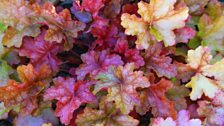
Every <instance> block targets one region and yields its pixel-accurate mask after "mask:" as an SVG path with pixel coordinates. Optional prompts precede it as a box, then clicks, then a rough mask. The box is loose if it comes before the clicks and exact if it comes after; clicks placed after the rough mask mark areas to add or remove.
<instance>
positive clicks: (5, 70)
mask: <svg viewBox="0 0 224 126" xmlns="http://www.w3.org/2000/svg"><path fill="white" fill-rule="evenodd" d="M12 71H13V70H12V68H11V67H10V66H9V65H8V64H7V62H6V61H4V60H0V86H2V85H5V84H7V81H8V79H9V75H10V74H11V73H12Z"/></svg>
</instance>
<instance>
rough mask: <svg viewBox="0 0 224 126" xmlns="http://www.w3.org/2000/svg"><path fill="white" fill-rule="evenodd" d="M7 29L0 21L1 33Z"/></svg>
mask: <svg viewBox="0 0 224 126" xmlns="http://www.w3.org/2000/svg"><path fill="white" fill-rule="evenodd" d="M6 29H7V26H6V25H5V24H3V23H1V22H0V34H2V33H3V32H4V31H5V30H6Z"/></svg>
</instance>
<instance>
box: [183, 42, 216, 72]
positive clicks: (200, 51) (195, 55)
mask: <svg viewBox="0 0 224 126" xmlns="http://www.w3.org/2000/svg"><path fill="white" fill-rule="evenodd" d="M211 59H212V55H211V54H210V49H209V48H208V47H202V46H199V47H198V48H197V49H195V50H189V51H188V55H187V62H188V65H189V66H190V67H192V68H193V69H198V68H199V67H203V66H205V65H207V64H208V63H209V61H210V60H211Z"/></svg>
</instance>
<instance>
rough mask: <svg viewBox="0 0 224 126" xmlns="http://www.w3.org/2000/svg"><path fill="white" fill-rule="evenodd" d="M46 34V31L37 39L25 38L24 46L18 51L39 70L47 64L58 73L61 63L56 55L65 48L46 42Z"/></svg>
mask: <svg viewBox="0 0 224 126" xmlns="http://www.w3.org/2000/svg"><path fill="white" fill-rule="evenodd" d="M45 33H46V31H45V30H44V31H42V33H41V34H40V35H39V36H37V37H36V38H31V37H25V38H24V39H23V45H22V46H21V48H19V49H18V51H19V55H20V56H26V57H28V58H30V63H32V64H33V65H34V66H35V67H36V68H38V69H39V68H40V66H42V65H43V64H47V65H48V66H49V67H50V68H51V70H52V71H57V70H58V65H59V64H60V63H61V61H60V60H59V59H58V58H57V57H56V55H57V53H58V52H59V51H60V50H61V49H63V46H62V45H61V44H58V43H56V42H48V41H45V40H44V36H45Z"/></svg>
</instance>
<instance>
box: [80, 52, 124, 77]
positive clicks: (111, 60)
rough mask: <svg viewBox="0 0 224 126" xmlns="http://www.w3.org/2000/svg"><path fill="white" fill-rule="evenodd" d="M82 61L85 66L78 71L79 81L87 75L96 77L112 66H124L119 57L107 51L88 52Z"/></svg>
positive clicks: (81, 66) (82, 57)
mask: <svg viewBox="0 0 224 126" xmlns="http://www.w3.org/2000/svg"><path fill="white" fill-rule="evenodd" d="M81 59H82V61H83V64H81V65H80V66H79V67H78V68H77V69H76V74H77V78H78V79H84V78H85V76H86V75H87V74H90V75H91V76H96V75H97V74H98V73H99V72H100V71H102V70H107V68H108V67H109V66H111V65H113V66H118V65H123V61H122V60H121V57H120V56H119V55H116V54H109V52H108V51H107V50H103V51H101V52H98V51H97V52H96V51H90V52H87V53H86V54H83V55H82V56H81Z"/></svg>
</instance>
